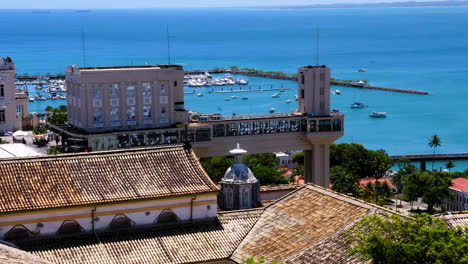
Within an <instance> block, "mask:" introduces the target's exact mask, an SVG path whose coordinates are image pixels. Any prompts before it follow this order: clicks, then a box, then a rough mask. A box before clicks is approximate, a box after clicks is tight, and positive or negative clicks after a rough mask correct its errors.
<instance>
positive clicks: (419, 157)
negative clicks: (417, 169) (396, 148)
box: [389, 152, 468, 161]
mask: <svg viewBox="0 0 468 264" xmlns="http://www.w3.org/2000/svg"><path fill="white" fill-rule="evenodd" d="M389 157H390V158H391V159H393V160H397V159H408V160H411V161H432V160H464V159H466V160H468V152H460V153H436V154H406V155H390V156H389Z"/></svg>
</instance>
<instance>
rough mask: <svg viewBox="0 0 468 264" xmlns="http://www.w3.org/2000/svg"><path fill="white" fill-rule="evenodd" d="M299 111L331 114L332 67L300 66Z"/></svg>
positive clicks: (316, 114)
mask: <svg viewBox="0 0 468 264" xmlns="http://www.w3.org/2000/svg"><path fill="white" fill-rule="evenodd" d="M298 82H299V91H298V94H297V95H298V97H299V112H301V113H304V114H307V115H309V116H329V115H330V68H327V67H326V66H325V65H322V66H306V67H302V68H299V79H298Z"/></svg>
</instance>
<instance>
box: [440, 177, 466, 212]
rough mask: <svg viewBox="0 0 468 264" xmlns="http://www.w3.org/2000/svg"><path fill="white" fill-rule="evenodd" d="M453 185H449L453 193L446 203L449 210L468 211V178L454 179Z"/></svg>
mask: <svg viewBox="0 0 468 264" xmlns="http://www.w3.org/2000/svg"><path fill="white" fill-rule="evenodd" d="M452 183H453V185H452V186H451V187H449V189H450V192H452V193H453V197H452V198H451V199H447V200H446V202H445V204H446V206H447V210H449V211H467V210H468V179H464V178H462V177H459V178H456V179H453V180H452Z"/></svg>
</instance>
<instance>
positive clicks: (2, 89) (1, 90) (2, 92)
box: [0, 84, 5, 97]
mask: <svg viewBox="0 0 468 264" xmlns="http://www.w3.org/2000/svg"><path fill="white" fill-rule="evenodd" d="M4 96H5V85H4V84H0V97H4Z"/></svg>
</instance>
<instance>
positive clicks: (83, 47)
mask: <svg viewBox="0 0 468 264" xmlns="http://www.w3.org/2000/svg"><path fill="white" fill-rule="evenodd" d="M85 51H86V46H85V33H84V29H82V30H81V52H82V53H83V67H86V52H85Z"/></svg>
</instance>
